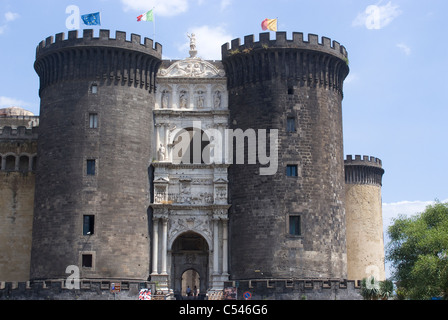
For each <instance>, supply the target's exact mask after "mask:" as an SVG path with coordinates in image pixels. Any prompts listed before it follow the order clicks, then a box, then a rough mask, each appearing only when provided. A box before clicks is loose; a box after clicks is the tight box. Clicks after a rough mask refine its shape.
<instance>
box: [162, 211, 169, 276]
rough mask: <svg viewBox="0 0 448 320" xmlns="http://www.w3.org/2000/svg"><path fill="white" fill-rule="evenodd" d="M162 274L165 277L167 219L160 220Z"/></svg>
mask: <svg viewBox="0 0 448 320" xmlns="http://www.w3.org/2000/svg"><path fill="white" fill-rule="evenodd" d="M162 223H163V227H162V274H163V275H166V274H167V273H166V255H167V252H166V248H167V233H168V219H166V218H163V219H162Z"/></svg>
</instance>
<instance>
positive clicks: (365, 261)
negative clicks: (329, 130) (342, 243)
mask: <svg viewBox="0 0 448 320" xmlns="http://www.w3.org/2000/svg"><path fill="white" fill-rule="evenodd" d="M344 163H345V212H346V223H347V273H348V279H350V280H362V279H363V278H367V277H370V276H371V275H373V276H374V277H375V279H376V280H378V281H383V280H385V278H386V275H385V266H384V239H383V217H382V205H381V203H382V201H381V185H382V177H383V174H384V169H383V168H382V162H381V160H380V159H378V158H375V157H368V156H363V157H362V158H361V156H359V155H356V156H355V158H354V159H353V157H352V156H350V155H349V156H347V158H346V160H345V161H344Z"/></svg>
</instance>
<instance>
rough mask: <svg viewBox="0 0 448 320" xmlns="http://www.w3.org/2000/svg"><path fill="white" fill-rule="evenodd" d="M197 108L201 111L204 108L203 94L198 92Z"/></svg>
mask: <svg viewBox="0 0 448 320" xmlns="http://www.w3.org/2000/svg"><path fill="white" fill-rule="evenodd" d="M197 94H198V95H197V108H198V109H203V108H204V92H203V91H201V90H199V91H198V93H197Z"/></svg>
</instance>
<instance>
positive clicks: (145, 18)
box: [137, 10, 154, 21]
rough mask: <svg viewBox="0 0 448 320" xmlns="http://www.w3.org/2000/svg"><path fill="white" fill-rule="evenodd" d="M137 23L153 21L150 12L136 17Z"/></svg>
mask: <svg viewBox="0 0 448 320" xmlns="http://www.w3.org/2000/svg"><path fill="white" fill-rule="evenodd" d="M137 21H154V15H153V13H152V10H149V11H148V12H146V13H144V14H141V15H139V16H138V17H137Z"/></svg>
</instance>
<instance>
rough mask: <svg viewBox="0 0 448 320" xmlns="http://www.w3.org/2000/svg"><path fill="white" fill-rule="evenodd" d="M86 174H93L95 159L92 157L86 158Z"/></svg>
mask: <svg viewBox="0 0 448 320" xmlns="http://www.w3.org/2000/svg"><path fill="white" fill-rule="evenodd" d="M87 175H89V176H94V175H95V160H94V159H90V160H87Z"/></svg>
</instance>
